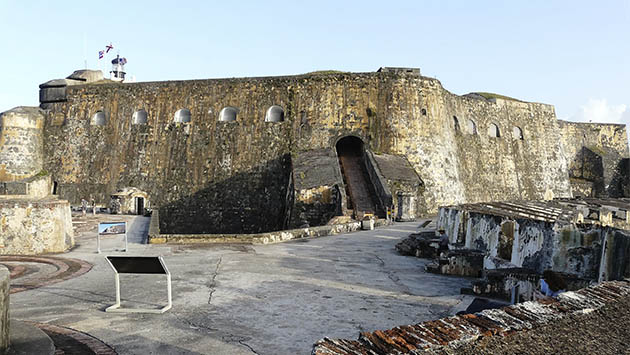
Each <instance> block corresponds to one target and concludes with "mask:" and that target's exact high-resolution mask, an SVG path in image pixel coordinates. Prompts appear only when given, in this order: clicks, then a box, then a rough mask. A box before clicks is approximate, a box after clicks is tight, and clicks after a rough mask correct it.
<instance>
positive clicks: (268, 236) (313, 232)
mask: <svg viewBox="0 0 630 355" xmlns="http://www.w3.org/2000/svg"><path fill="white" fill-rule="evenodd" d="M154 213H155V212H154ZM156 220H157V218H156ZM153 223H154V222H153V218H152V221H151V224H153ZM155 223H157V221H156V222H155ZM387 224H388V222H387V221H386V220H384V219H383V220H381V219H379V220H377V221H376V223H375V226H384V225H387ZM150 229H151V228H150ZM360 229H361V222H351V223H345V224H335V225H325V226H317V227H308V228H298V229H289V230H283V231H277V232H267V233H258V234H152V233H151V232H150V233H149V244H163V243H172V244H195V243H206V244H214V243H216V244H224V243H225V244H228V243H229V244H232V243H234V244H271V243H280V242H286V241H289V240H294V239H304V238H316V237H324V236H329V235H335V234H342V233H349V232H354V231H357V230H360ZM153 231H154V232H155V229H153Z"/></svg>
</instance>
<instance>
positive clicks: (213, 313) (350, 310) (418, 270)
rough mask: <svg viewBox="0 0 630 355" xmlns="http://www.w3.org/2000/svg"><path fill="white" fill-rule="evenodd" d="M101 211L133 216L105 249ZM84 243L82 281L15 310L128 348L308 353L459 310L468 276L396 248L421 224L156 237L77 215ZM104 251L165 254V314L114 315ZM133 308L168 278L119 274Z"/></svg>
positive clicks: (140, 220)
mask: <svg viewBox="0 0 630 355" xmlns="http://www.w3.org/2000/svg"><path fill="white" fill-rule="evenodd" d="M97 220H101V221H104V220H125V221H127V222H128V225H129V230H130V232H129V243H130V244H129V251H128V252H127V253H124V252H122V251H115V249H116V248H121V247H122V246H123V243H122V238H121V237H120V236H118V237H111V236H108V237H105V240H104V241H103V243H102V248H103V249H104V252H103V253H102V254H97V253H96V223H97ZM75 222H78V223H76V224H75V225H76V226H77V235H76V242H77V247H76V248H75V249H73V250H72V251H70V252H68V253H64V254H59V255H55V256H56V257H62V258H74V259H80V260H84V261H87V262H89V263H91V264H93V267H92V269H91V270H90V271H89V272H87V273H85V274H83V275H81V276H78V277H75V278H71V279H69V280H65V281H62V282H58V283H55V284H51V285H48V286H44V287H41V288H36V289H32V290H27V291H22V292H18V293H14V294H12V295H11V308H10V312H11V317H12V318H13V319H20V320H28V321H34V322H40V323H48V324H52V325H56V326H64V327H69V328H73V329H76V330H78V331H81V332H85V333H88V334H90V335H92V336H94V337H96V338H98V339H100V340H101V341H103V342H105V343H107V344H108V345H110V346H111V347H113V348H114V349H115V350H116V351H117V352H118V353H119V354H252V353H258V354H308V353H310V351H311V347H312V345H313V343H314V342H315V341H317V340H318V339H321V338H323V337H325V336H328V337H333V338H350V339H356V338H357V336H358V335H359V332H361V331H373V330H376V329H388V328H391V327H394V326H396V325H401V324H411V323H417V322H422V321H425V320H430V319H437V318H440V317H443V316H446V315H450V314H454V313H455V312H456V311H457V310H459V309H462V308H465V307H466V306H467V304H468V303H469V301H470V300H471V299H472V298H470V297H469V296H463V295H460V294H459V290H460V288H461V287H466V286H469V285H470V279H465V278H458V277H449V276H441V275H434V274H429V273H426V272H425V271H424V265H425V264H426V262H427V261H426V260H423V259H418V258H414V257H408V256H401V255H399V254H398V253H397V252H396V251H395V249H394V245H395V244H396V243H397V242H398V241H399V240H401V239H402V238H404V237H406V236H408V235H409V234H410V233H413V232H415V231H417V230H418V228H419V225H420V224H421V223H422V221H418V222H409V223H396V224H393V225H391V226H387V227H382V228H378V229H376V230H374V231H361V232H355V233H351V234H344V235H336V236H329V237H322V238H317V239H304V240H297V241H292V242H286V243H280V244H273V245H220V246H217V245H148V244H146V235H147V230H148V225H149V218H148V217H136V216H109V215H98V216H96V217H91V216H88V217H87V218H85V217H81V218H75ZM105 255H133V256H157V255H162V256H163V257H164V260H165V262H166V265H167V266H168V268H169V270H170V272H171V274H172V278H173V308H172V309H171V310H169V311H168V312H166V313H164V314H133V313H131V314H127V313H124V314H122V313H106V312H104V309H105V308H106V307H108V306H109V305H111V304H113V303H114V300H115V288H114V273H113V271H112V270H111V268H110V267H109V265H108V264H107V262H106V260H105V257H104V256H105ZM121 287H122V299H123V305H124V306H126V307H144V308H146V307H154V308H157V307H159V306H160V305H162V304H165V303H166V283H165V277H164V276H152V275H149V276H147V275H144V276H143V275H139V276H137V275H121Z"/></svg>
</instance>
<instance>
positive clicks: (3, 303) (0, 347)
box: [0, 265, 10, 354]
mask: <svg viewBox="0 0 630 355" xmlns="http://www.w3.org/2000/svg"><path fill="white" fill-rule="evenodd" d="M9 327H10V324H9V269H7V268H6V266H4V265H0V354H4V353H5V352H6V351H7V349H8V348H9Z"/></svg>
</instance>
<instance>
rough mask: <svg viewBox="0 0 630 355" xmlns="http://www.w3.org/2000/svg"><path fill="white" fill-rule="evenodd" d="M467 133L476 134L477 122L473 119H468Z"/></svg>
mask: <svg viewBox="0 0 630 355" xmlns="http://www.w3.org/2000/svg"><path fill="white" fill-rule="evenodd" d="M466 128H468V134H477V124H476V123H475V121H473V120H471V119H468V125H467V127H466Z"/></svg>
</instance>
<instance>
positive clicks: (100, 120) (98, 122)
mask: <svg viewBox="0 0 630 355" xmlns="http://www.w3.org/2000/svg"><path fill="white" fill-rule="evenodd" d="M106 123H107V117H106V116H105V112H103V111H96V113H95V114H94V115H93V116H92V120H91V121H90V124H91V125H92V126H104V125H105V124H106Z"/></svg>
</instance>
